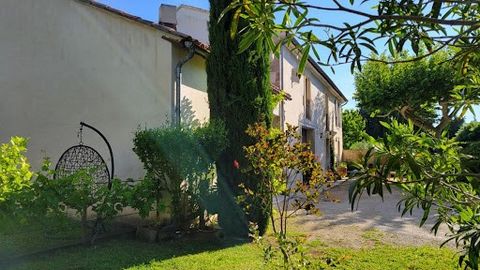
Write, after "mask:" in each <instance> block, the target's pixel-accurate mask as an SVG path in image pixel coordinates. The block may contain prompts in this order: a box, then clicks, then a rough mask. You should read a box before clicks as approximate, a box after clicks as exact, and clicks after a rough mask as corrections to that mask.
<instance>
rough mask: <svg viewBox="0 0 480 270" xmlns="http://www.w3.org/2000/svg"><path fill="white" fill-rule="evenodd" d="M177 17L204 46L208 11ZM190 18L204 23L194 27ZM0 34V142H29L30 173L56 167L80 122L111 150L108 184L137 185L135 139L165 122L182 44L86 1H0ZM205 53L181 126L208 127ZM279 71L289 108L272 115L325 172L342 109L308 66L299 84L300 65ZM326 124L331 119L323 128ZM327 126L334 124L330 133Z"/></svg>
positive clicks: (286, 63)
mask: <svg viewBox="0 0 480 270" xmlns="http://www.w3.org/2000/svg"><path fill="white" fill-rule="evenodd" d="M176 12H177V14H176V15H177V18H176V21H177V23H178V24H181V25H177V29H182V30H183V31H185V32H187V33H190V34H192V35H194V34H198V36H197V35H194V36H193V37H194V38H196V39H198V40H202V41H205V40H207V41H208V32H206V31H207V28H206V25H207V24H206V21H205V20H206V19H208V12H207V11H202V10H200V9H197V8H191V7H186V6H182V7H180V8H178V9H176ZM189 12H191V13H189ZM199 14H200V15H199ZM195 18H197V19H199V20H202V22H204V23H195ZM0 25H1V26H2V27H0V40H1V42H0V94H1V97H2V98H1V99H0V142H2V143H3V142H7V141H8V140H9V138H10V137H11V136H24V137H27V138H29V150H28V158H29V160H30V161H31V163H32V164H33V166H34V169H38V168H39V165H40V164H41V161H42V159H43V158H44V157H49V158H50V159H51V161H52V162H53V163H54V164H55V163H56V162H57V160H58V158H59V157H60V155H61V154H62V153H63V152H64V151H65V150H66V149H68V148H69V147H71V146H73V145H76V144H78V143H79V139H78V138H77V132H78V130H79V127H80V125H79V123H80V122H81V121H83V122H86V123H88V124H90V125H92V126H94V127H96V128H97V129H99V130H100V131H101V132H102V133H103V134H104V135H105V136H106V137H107V139H108V140H109V142H110V144H111V145H112V148H113V153H114V158H115V168H116V170H115V176H117V177H120V178H121V179H126V178H133V179H138V178H139V177H142V176H143V173H144V171H143V168H142V165H141V163H140V161H139V160H138V158H137V156H136V155H135V153H134V152H133V151H132V148H133V143H132V140H133V136H134V132H135V131H136V130H137V129H138V128H139V127H141V128H143V127H159V126H161V125H163V124H165V123H167V122H171V119H172V112H173V111H174V95H173V93H174V89H175V87H176V67H177V63H179V62H180V61H181V60H183V59H185V57H186V56H187V54H188V52H187V49H185V48H183V47H181V46H180V45H179V43H178V42H179V41H180V40H183V39H185V38H188V36H187V35H184V34H182V33H179V32H178V31H174V30H172V29H170V28H166V27H164V26H162V25H159V24H155V23H152V22H147V21H143V20H141V19H138V18H135V17H132V16H129V15H128V14H124V13H121V12H119V11H115V10H113V9H111V8H108V7H106V6H103V5H101V4H98V3H96V2H92V1H88V0H22V1H18V0H3V1H2V5H1V8H0ZM195 27H200V28H202V29H203V30H198V29H197V28H195ZM189 29H191V30H189ZM197 49H198V51H201V50H202V49H203V50H204V49H205V48H204V47H202V46H199V48H197ZM204 53H205V52H203V53H197V54H196V55H195V56H194V57H193V59H191V60H190V61H188V62H187V63H186V64H185V65H184V66H183V69H182V71H183V72H182V85H181V94H182V96H181V112H182V120H183V121H184V122H190V123H200V122H203V121H206V120H208V118H209V108H208V96H207V93H206V90H207V75H206V66H205V58H204V56H205V54H204ZM279 63H282V64H281V67H280V66H279V69H278V72H280V73H279V74H281V76H280V75H278V76H277V78H278V80H277V81H275V82H274V83H278V84H280V83H281V85H282V89H284V90H285V91H286V92H287V93H288V94H289V95H290V96H291V97H292V100H286V101H285V102H284V106H283V108H282V109H280V108H277V110H276V113H277V114H278V115H282V117H283V118H284V121H283V126H285V124H286V123H290V124H293V125H299V126H301V127H304V128H309V129H311V130H314V133H313V134H314V136H313V141H314V143H315V153H316V154H317V155H318V156H319V159H320V161H321V162H322V164H323V165H324V166H327V165H328V161H327V159H328V155H329V153H328V151H327V150H326V149H327V145H326V144H327V143H326V136H327V135H326V133H327V132H326V131H328V130H334V131H336V132H337V134H336V135H335V138H336V142H337V143H336V144H334V145H335V153H336V155H339V153H341V151H339V149H342V140H341V138H342V137H341V115H340V114H339V112H340V110H339V109H335V108H337V107H338V106H339V104H341V103H342V102H344V100H343V99H342V98H341V97H340V96H339V95H338V93H337V91H335V90H334V89H333V88H332V86H331V84H330V83H329V82H328V81H327V80H325V78H324V77H322V76H323V75H322V74H320V73H319V72H318V71H317V70H316V69H315V68H314V67H313V66H312V65H310V66H309V67H308V68H307V71H306V73H305V76H303V77H302V78H300V79H297V78H296V76H293V75H292V74H294V70H295V68H296V66H297V65H298V59H297V57H296V56H295V55H293V54H292V53H291V52H290V51H289V50H287V49H286V48H283V53H282V58H281V61H279ZM305 77H308V78H309V81H310V82H311V85H312V86H311V93H312V95H311V97H312V98H313V105H312V117H311V119H310V120H308V119H305V107H306V106H305V104H304V103H303V100H304V87H305ZM327 100H328V102H327ZM327 104H328V105H327ZM335 104H337V105H335ZM336 106H337V107H336ZM327 111H328V112H329V114H326V112H327ZM335 113H336V116H334V115H335ZM327 115H329V117H327ZM327 118H328V119H330V118H332V120H328V125H327ZM333 119H338V122H337V123H340V124H339V125H334V124H333V123H334V120H333ZM334 140H335V139H334ZM83 141H84V143H85V144H86V145H89V146H92V147H93V148H95V149H96V150H97V151H99V153H100V154H101V155H102V156H103V158H104V159H105V160H106V162H107V165H110V160H109V159H110V157H109V154H108V149H107V147H106V145H105V144H104V142H103V141H102V140H101V138H100V137H99V136H98V135H96V134H94V133H93V132H91V131H89V130H87V129H85V130H84V135H83ZM337 160H339V158H338V159H337ZM109 167H110V166H109Z"/></svg>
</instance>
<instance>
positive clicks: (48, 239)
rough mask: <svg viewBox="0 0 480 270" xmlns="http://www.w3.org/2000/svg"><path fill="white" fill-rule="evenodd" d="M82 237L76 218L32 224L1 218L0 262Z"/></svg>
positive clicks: (67, 243) (75, 240) (36, 221)
mask: <svg viewBox="0 0 480 270" xmlns="http://www.w3.org/2000/svg"><path fill="white" fill-rule="evenodd" d="M81 239H82V230H81V227H80V225H79V223H78V221H74V220H71V219H68V218H55V219H54V220H51V219H44V218H42V219H36V220H35V222H33V223H31V224H24V223H23V222H22V221H21V220H16V219H12V218H8V219H7V218H5V219H0V262H1V261H2V260H5V259H12V258H14V257H17V256H22V255H27V254H31V253H36V252H39V251H42V250H45V249H51V248H56V247H61V246H65V245H69V244H72V243H76V242H78V241H80V240H81Z"/></svg>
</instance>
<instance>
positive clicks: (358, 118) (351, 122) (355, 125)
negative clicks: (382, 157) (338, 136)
mask: <svg viewBox="0 0 480 270" xmlns="http://www.w3.org/2000/svg"><path fill="white" fill-rule="evenodd" d="M342 127H343V144H344V146H345V149H352V148H351V147H352V145H354V144H356V143H358V142H360V141H362V139H363V138H364V137H365V128H366V121H365V119H363V117H362V115H361V114H360V112H359V111H358V110H343V111H342Z"/></svg>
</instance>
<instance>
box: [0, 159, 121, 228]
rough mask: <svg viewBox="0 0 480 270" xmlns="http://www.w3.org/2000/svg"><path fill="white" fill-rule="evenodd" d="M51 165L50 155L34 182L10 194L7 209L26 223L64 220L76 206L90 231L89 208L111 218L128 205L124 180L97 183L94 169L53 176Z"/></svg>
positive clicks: (100, 215)
mask: <svg viewBox="0 0 480 270" xmlns="http://www.w3.org/2000/svg"><path fill="white" fill-rule="evenodd" d="M50 165H51V164H50V162H49V160H48V159H46V160H45V161H44V164H43V166H42V170H41V171H39V172H38V173H36V177H35V179H34V180H33V181H32V182H31V183H30V185H29V186H28V187H26V188H24V189H22V190H21V191H18V192H16V193H15V194H12V196H10V197H9V200H8V201H7V202H8V203H7V204H6V205H7V207H6V208H4V210H5V212H4V213H6V214H7V215H9V216H12V217H15V218H17V219H19V220H21V221H22V222H23V223H25V224H33V223H36V222H37V221H39V220H51V219H53V220H63V219H65V218H66V217H67V210H69V209H73V210H75V211H76V214H77V215H79V216H80V217H81V219H82V226H83V228H84V232H85V235H86V233H87V229H88V224H87V210H88V209H91V210H92V211H93V212H94V213H95V214H96V216H97V218H98V220H101V221H108V220H110V219H112V218H113V217H114V216H116V215H117V214H118V213H119V212H121V211H122V209H123V207H125V206H126V205H127V196H128V187H127V186H126V185H124V184H123V183H121V181H120V180H118V179H115V180H113V181H112V186H111V188H110V189H109V188H108V186H107V185H99V184H96V183H95V181H94V179H93V178H92V176H91V175H94V173H92V170H94V169H91V170H79V171H77V172H76V173H74V174H72V175H70V176H67V177H62V178H60V179H53V174H54V171H52V170H51V169H50Z"/></svg>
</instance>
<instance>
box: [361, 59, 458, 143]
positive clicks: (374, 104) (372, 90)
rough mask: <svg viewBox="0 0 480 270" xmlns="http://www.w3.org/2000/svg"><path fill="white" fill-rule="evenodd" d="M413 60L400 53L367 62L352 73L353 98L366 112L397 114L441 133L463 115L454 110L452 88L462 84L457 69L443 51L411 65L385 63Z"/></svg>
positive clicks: (426, 128)
mask: <svg viewBox="0 0 480 270" xmlns="http://www.w3.org/2000/svg"><path fill="white" fill-rule="evenodd" d="M412 57H413V56H410V55H408V54H400V55H399V56H398V57H396V58H386V57H385V56H381V57H379V58H378V59H375V60H371V61H368V62H367V63H366V64H365V65H364V66H363V68H362V71H360V72H357V73H355V87H356V92H355V95H354V98H355V99H356V100H357V102H358V106H359V107H360V108H362V109H364V110H365V111H367V112H370V113H372V114H377V115H390V114H392V113H396V114H398V115H399V116H401V117H403V118H404V119H405V120H411V121H413V123H414V124H415V125H416V126H417V127H419V128H422V129H425V130H427V131H432V132H435V133H436V134H440V133H441V132H442V131H443V130H445V129H446V128H448V125H449V124H450V122H451V121H452V120H454V119H456V118H460V119H461V118H463V115H464V114H461V112H460V109H458V110H457V109H454V108H453V107H454V106H453V104H454V102H453V101H454V97H453V96H454V93H455V91H454V86H455V85H457V84H459V83H460V82H461V80H460V79H459V76H458V67H457V66H455V65H454V64H452V63H450V62H448V61H447V60H448V59H449V58H450V57H451V55H450V54H449V53H448V52H444V51H442V52H438V53H437V54H435V55H434V56H431V57H428V58H423V59H421V60H418V61H414V62H406V63H397V64H387V63H385V62H389V61H402V60H407V59H411V58H412ZM381 61H384V62H381Z"/></svg>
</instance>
